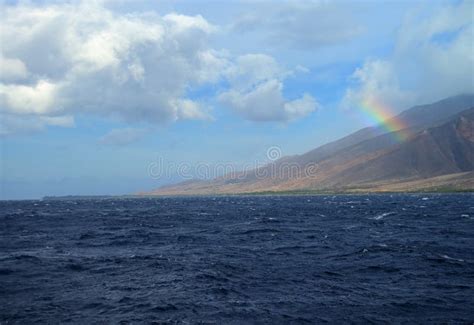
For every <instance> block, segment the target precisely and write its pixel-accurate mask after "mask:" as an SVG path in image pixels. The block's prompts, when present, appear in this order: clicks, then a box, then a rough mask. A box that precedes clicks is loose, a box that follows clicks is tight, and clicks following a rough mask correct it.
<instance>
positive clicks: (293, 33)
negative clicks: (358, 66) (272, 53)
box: [232, 1, 364, 50]
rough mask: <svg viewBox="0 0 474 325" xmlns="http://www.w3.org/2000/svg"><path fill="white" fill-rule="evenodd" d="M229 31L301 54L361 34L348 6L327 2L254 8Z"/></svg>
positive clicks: (304, 2) (292, 3) (293, 3)
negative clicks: (293, 49)
mask: <svg viewBox="0 0 474 325" xmlns="http://www.w3.org/2000/svg"><path fill="white" fill-rule="evenodd" d="M232 29H233V30H235V31H236V32H240V33H255V32H257V33H261V37H262V39H263V40H264V41H266V42H267V43H270V44H272V45H275V46H279V47H281V46H284V47H290V48H297V49H300V50H314V49H319V48H322V47H327V46H331V45H335V44H340V43H342V42H345V41H349V40H351V39H353V38H355V37H357V36H359V35H360V34H361V33H362V32H363V31H364V29H363V27H362V26H361V25H359V24H358V23H356V22H355V19H354V17H353V16H352V14H351V12H350V9H349V8H348V6H340V5H339V4H338V3H332V2H327V1H316V2H308V1H291V2H283V3H278V2H277V3H267V4H266V3H260V4H259V5H257V4H253V5H252V10H249V11H248V12H246V13H243V14H242V15H241V16H240V17H239V18H238V19H237V20H236V21H235V22H234V23H233V26H232Z"/></svg>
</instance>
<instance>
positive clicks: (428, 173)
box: [146, 95, 474, 195]
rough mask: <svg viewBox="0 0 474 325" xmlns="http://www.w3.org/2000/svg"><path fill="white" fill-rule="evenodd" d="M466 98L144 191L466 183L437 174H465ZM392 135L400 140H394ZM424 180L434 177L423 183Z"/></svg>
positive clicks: (469, 164)
mask: <svg viewBox="0 0 474 325" xmlns="http://www.w3.org/2000/svg"><path fill="white" fill-rule="evenodd" d="M467 105H470V107H474V96H467V95H464V96H457V97H454V98H450V99H446V100H443V101H440V102H437V103H435V104H432V105H424V106H417V107H414V108H412V109H410V110H408V111H405V112H403V113H402V114H400V115H399V116H398V117H396V118H399V119H402V118H403V124H404V125H406V126H407V128H406V129H403V130H399V131H397V132H393V133H384V131H383V128H381V127H373V128H366V129H362V130H360V131H358V132H355V133H353V134H352V135H349V136H347V137H345V138H342V139H341V140H338V141H335V142H333V143H330V144H327V145H324V146H322V147H319V148H317V149H315V150H312V151H310V152H308V153H305V154H303V155H297V156H291V157H284V158H282V159H280V160H278V161H276V162H274V163H272V164H269V165H267V166H264V167H261V168H259V169H257V170H252V171H247V172H242V173H238V174H233V175H230V174H229V175H225V176H223V177H220V178H217V179H214V180H211V181H202V180H201V181H188V182H186V183H181V184H176V185H172V186H166V187H162V188H159V189H157V190H155V191H152V192H151V193H146V194H155V195H173V194H217V193H248V192H260V191H292V190H320V191H334V190H337V191H356V190H364V191H367V190H374V191H375V190H377V191H378V190H384V189H387V188H392V190H416V189H418V188H420V186H425V185H426V184H438V185H439V186H442V187H443V188H448V187H450V183H449V182H452V183H453V184H457V185H456V186H457V187H456V189H459V186H461V187H462V186H467V187H468V189H469V186H471V185H469V184H472V182H469V181H467V182H460V181H459V179H458V178H456V177H451V178H450V177H445V178H442V177H441V178H440V176H443V175H461V174H463V173H464V174H463V175H465V177H470V178H472V177H473V174H472V173H469V172H471V171H474V134H473V133H474V108H471V109H467V110H466V106H467ZM430 107H431V108H430ZM431 109H432V111H431ZM400 135H404V136H406V137H408V139H407V140H406V141H404V142H402V143H399V142H398V141H397V138H398V137H399V136H400ZM429 179H434V180H433V181H432V182H431V183H429V182H424V181H427V180H429ZM396 184H398V185H396ZM403 184H405V186H406V188H403ZM423 184H425V185H423ZM460 184H461V185H460ZM410 187H412V188H410Z"/></svg>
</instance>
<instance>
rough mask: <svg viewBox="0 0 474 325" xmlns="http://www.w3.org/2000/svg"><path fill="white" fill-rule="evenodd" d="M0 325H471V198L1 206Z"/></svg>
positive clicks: (259, 199)
mask: <svg viewBox="0 0 474 325" xmlns="http://www.w3.org/2000/svg"><path fill="white" fill-rule="evenodd" d="M0 225H1V227H0V323H2V324H6V323H21V324H31V323H34V322H39V323H52V324H55V323H67V322H71V323H80V324H92V323H125V324H126V323H142V322H143V323H152V322H157V323H172V324H173V323H178V324H181V323H182V324H188V323H191V324H194V323H206V324H207V323H210V324H241V323H269V324H276V323H323V322H328V323H337V324H341V323H361V324H365V323H404V322H407V323H445V322H447V323H472V322H473V321H474V196H473V195H471V194H447V195H434V194H433V195H428V194H425V195H423V194H417V195H350V196H263V197H258V196H255V197H253V196H247V197H236V196H234V197H188V198H156V199H107V200H77V201H73V200H71V201H66V200H65V201H1V202H0Z"/></svg>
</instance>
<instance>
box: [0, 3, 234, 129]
mask: <svg viewBox="0 0 474 325" xmlns="http://www.w3.org/2000/svg"><path fill="white" fill-rule="evenodd" d="M1 17H2V47H1V56H0V58H1V60H0V63H1V76H2V77H1V82H0V105H1V107H0V114H2V116H5V115H9V118H10V119H14V118H20V119H21V118H29V119H32V118H34V116H41V117H58V116H62V115H64V116H69V115H74V114H77V113H86V114H95V115H100V116H104V117H112V118H117V119H120V120H124V121H126V122H131V123H133V122H137V121H147V122H150V123H166V122H170V121H171V122H172V121H177V120H182V119H208V118H209V114H208V109H207V108H206V107H204V106H203V105H202V104H201V102H199V101H195V100H194V99H191V98H187V92H188V90H190V89H193V87H199V86H202V85H205V84H207V83H213V82H217V81H218V79H219V78H220V73H219V71H221V70H222V68H223V65H224V64H225V62H226V60H225V59H224V58H223V57H222V58H221V56H220V53H219V52H218V51H214V50H212V49H210V48H209V47H208V45H207V40H208V37H209V35H210V33H212V32H213V31H214V30H215V27H214V26H212V25H210V24H209V23H208V22H207V21H206V20H205V19H204V18H203V17H201V16H183V15H178V14H173V13H172V14H168V15H165V16H158V15H156V14H152V13H132V14H116V13H113V12H111V11H109V10H107V9H105V8H104V7H101V6H100V2H83V3H79V4H77V5H75V4H62V5H50V6H29V5H18V6H4V7H2V10H1Z"/></svg>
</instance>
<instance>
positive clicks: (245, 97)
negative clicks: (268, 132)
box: [219, 54, 318, 122]
mask: <svg viewBox="0 0 474 325" xmlns="http://www.w3.org/2000/svg"><path fill="white" fill-rule="evenodd" d="M290 74H291V72H288V71H286V70H284V69H283V68H281V67H280V66H279V65H278V64H277V62H276V61H275V60H274V59H273V58H272V57H270V56H267V55H263V54H247V55H243V56H240V57H238V58H237V59H236V62H235V64H234V65H233V66H231V67H230V68H229V69H228V71H227V73H226V75H227V78H228V80H229V82H230V84H231V89H229V90H227V91H225V92H223V93H221V94H220V96H219V100H220V102H221V103H222V104H223V105H226V106H228V107H230V108H231V109H233V110H234V111H235V112H236V113H238V114H239V115H241V116H243V117H244V118H245V119H247V120H251V121H279V122H287V121H292V120H295V119H298V118H301V117H304V116H306V115H308V114H310V113H311V112H313V111H314V110H316V109H317V107H318V104H317V102H316V100H315V99H314V98H313V97H312V96H311V95H309V94H304V95H303V96H302V97H301V98H298V99H295V100H288V99H285V98H284V96H283V80H284V79H285V78H286V77H287V76H288V75H290Z"/></svg>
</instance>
